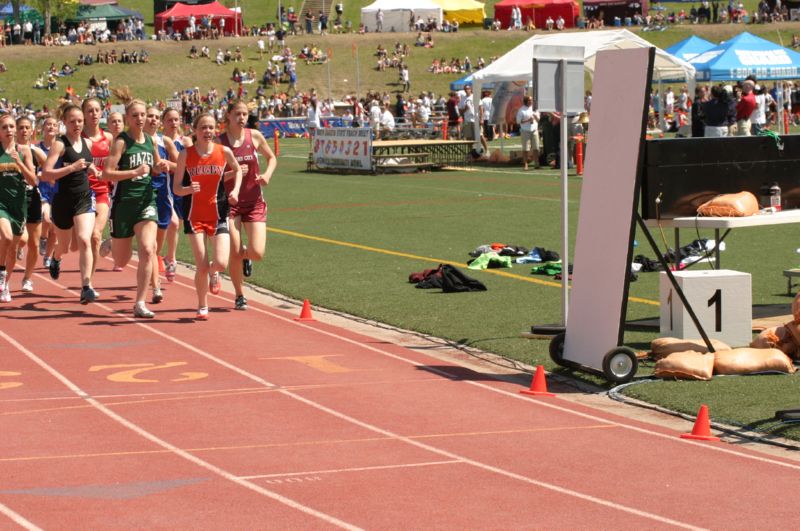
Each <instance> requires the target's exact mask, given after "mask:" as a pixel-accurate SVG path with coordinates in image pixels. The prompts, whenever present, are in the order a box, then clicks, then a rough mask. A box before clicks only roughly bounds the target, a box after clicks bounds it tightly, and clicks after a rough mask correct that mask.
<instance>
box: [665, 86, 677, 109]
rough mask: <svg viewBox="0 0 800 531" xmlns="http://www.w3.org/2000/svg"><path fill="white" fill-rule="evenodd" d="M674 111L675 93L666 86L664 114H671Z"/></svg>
mask: <svg viewBox="0 0 800 531" xmlns="http://www.w3.org/2000/svg"><path fill="white" fill-rule="evenodd" d="M674 112H675V93H674V92H672V87H667V92H666V94H664V114H665V115H667V116H671V115H672V113H674Z"/></svg>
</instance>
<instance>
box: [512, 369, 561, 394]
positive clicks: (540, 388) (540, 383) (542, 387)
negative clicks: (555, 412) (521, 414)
mask: <svg viewBox="0 0 800 531" xmlns="http://www.w3.org/2000/svg"><path fill="white" fill-rule="evenodd" d="M520 393H522V394H523V395H532V396H556V394H555V393H549V392H548V391H547V379H545V377H544V365H539V366H538V367H536V374H534V375H533V381H532V382H531V388H530V389H523V390H521V391H520Z"/></svg>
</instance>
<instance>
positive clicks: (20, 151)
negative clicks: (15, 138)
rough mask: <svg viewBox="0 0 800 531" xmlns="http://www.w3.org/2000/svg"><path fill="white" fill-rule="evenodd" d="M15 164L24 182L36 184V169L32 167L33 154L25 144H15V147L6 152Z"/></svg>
mask: <svg viewBox="0 0 800 531" xmlns="http://www.w3.org/2000/svg"><path fill="white" fill-rule="evenodd" d="M8 154H9V155H10V156H11V158H12V159H14V162H15V163H16V164H17V167H18V168H19V171H20V172H21V173H22V176H23V177H24V178H25V182H27V183H28V184H30V185H31V186H36V170H34V169H33V156H32V155H31V150H30V149H28V147H26V146H17V149H15V150H13V151H10V152H9V153H8Z"/></svg>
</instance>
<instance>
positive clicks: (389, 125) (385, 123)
mask: <svg viewBox="0 0 800 531" xmlns="http://www.w3.org/2000/svg"><path fill="white" fill-rule="evenodd" d="M389 107H390V105H389V104H388V103H384V104H383V114H381V130H383V131H394V115H393V114H392V111H391V110H389Z"/></svg>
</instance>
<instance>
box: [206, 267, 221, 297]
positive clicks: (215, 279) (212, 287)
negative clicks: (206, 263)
mask: <svg viewBox="0 0 800 531" xmlns="http://www.w3.org/2000/svg"><path fill="white" fill-rule="evenodd" d="M220 289H222V286H221V285H220V282H219V273H218V272H217V273H213V274H212V275H211V278H210V279H209V281H208V290H209V291H210V292H211V293H213V294H214V295H216V294H218V293H219V291H220Z"/></svg>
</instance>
